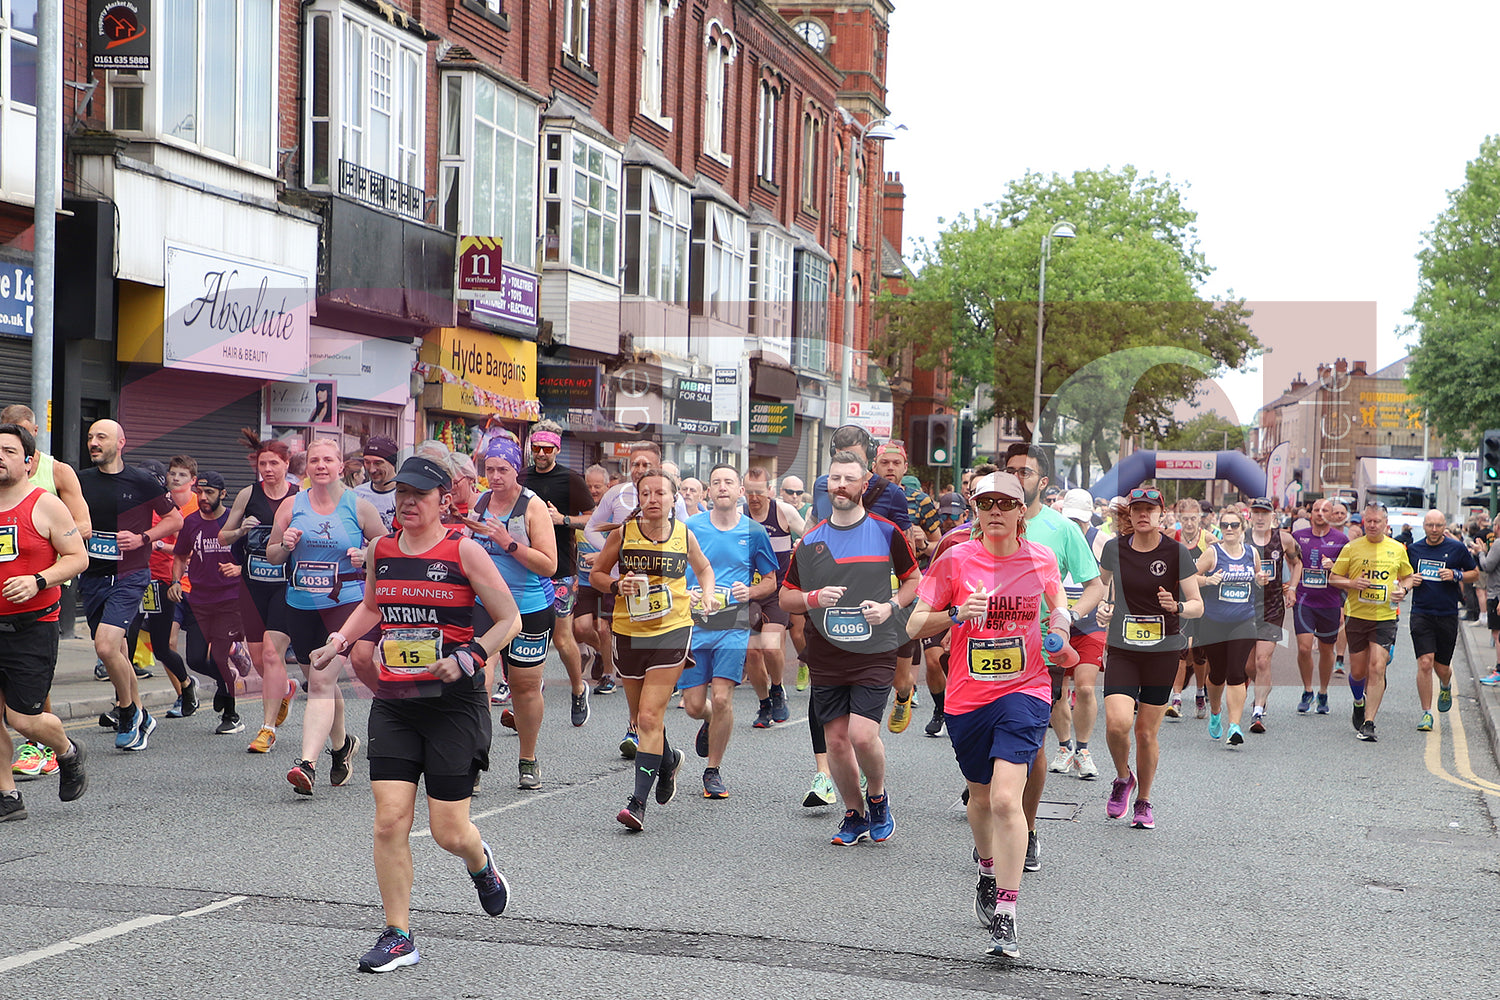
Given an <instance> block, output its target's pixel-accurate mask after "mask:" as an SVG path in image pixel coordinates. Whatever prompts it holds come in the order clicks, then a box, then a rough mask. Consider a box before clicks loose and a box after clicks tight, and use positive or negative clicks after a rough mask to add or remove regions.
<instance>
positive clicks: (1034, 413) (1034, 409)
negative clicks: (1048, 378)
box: [1031, 222, 1078, 446]
mask: <svg viewBox="0 0 1500 1000" xmlns="http://www.w3.org/2000/svg"><path fill="white" fill-rule="evenodd" d="M1077 235H1078V234H1077V233H1076V232H1075V231H1074V230H1073V224H1072V223H1071V222H1059V223H1057V224H1056V225H1054V226H1053V227H1052V228H1051V229H1049V230H1047V235H1045V236H1043V237H1042V276H1041V282H1040V283H1039V284H1038V286H1037V291H1036V384H1035V385H1033V386H1032V397H1031V443H1032V445H1034V446H1036V445H1040V444H1041V443H1042V315H1043V310H1044V309H1045V308H1046V302H1047V255H1048V254H1050V253H1051V252H1052V237H1054V236H1056V237H1057V238H1058V239H1060V240H1071V239H1072V238H1073V237H1074V236H1077Z"/></svg>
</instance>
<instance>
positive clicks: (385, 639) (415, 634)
mask: <svg viewBox="0 0 1500 1000" xmlns="http://www.w3.org/2000/svg"><path fill="white" fill-rule="evenodd" d="M380 657H381V659H382V660H383V661H384V662H385V668H386V670H388V671H390V672H391V673H393V674H421V673H426V672H427V668H429V667H431V666H432V665H433V664H434V663H436V662H437V661H438V660H441V659H442V658H443V630H442V629H440V628H393V629H386V630H385V631H384V632H382V633H380Z"/></svg>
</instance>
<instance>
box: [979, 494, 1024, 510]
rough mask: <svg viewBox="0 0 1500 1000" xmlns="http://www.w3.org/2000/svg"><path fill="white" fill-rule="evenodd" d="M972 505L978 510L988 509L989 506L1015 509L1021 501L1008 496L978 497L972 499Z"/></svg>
mask: <svg viewBox="0 0 1500 1000" xmlns="http://www.w3.org/2000/svg"><path fill="white" fill-rule="evenodd" d="M974 506H976V507H978V508H979V509H980V510H989V509H990V508H991V507H999V508H1000V509H1001V510H1006V511H1009V510H1015V509H1016V508H1017V507H1019V506H1021V501H1019V500H1012V499H1011V498H1010V497H1000V498H998V499H997V498H996V497H980V498H979V499H978V500H975V501H974Z"/></svg>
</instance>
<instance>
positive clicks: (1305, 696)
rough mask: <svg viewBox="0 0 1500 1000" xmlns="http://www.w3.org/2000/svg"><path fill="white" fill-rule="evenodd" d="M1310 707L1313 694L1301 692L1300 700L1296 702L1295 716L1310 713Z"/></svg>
mask: <svg viewBox="0 0 1500 1000" xmlns="http://www.w3.org/2000/svg"><path fill="white" fill-rule="evenodd" d="M1312 707H1313V693H1312V692H1311V691H1303V692H1302V700H1301V701H1299V702H1297V714H1298V715H1306V714H1307V713H1308V712H1311V711H1312Z"/></svg>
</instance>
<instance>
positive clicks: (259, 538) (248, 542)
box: [245, 524, 271, 556]
mask: <svg viewBox="0 0 1500 1000" xmlns="http://www.w3.org/2000/svg"><path fill="white" fill-rule="evenodd" d="M270 544H271V525H269V524H257V525H255V526H254V527H252V528H247V529H246V530H245V547H246V548H248V549H249V550H250V551H251V552H254V553H255V554H256V555H262V556H263V555H265V554H266V546H267V545H270Z"/></svg>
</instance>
